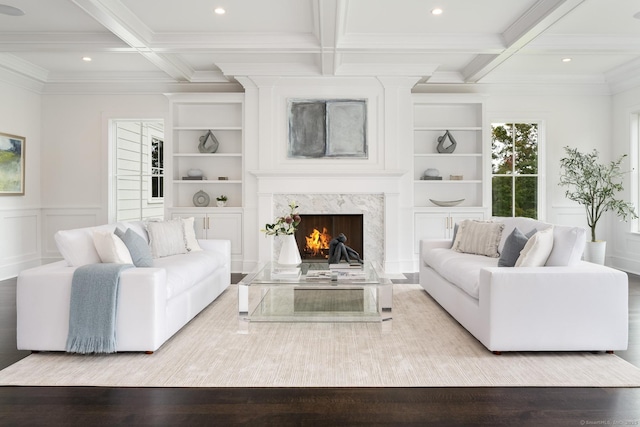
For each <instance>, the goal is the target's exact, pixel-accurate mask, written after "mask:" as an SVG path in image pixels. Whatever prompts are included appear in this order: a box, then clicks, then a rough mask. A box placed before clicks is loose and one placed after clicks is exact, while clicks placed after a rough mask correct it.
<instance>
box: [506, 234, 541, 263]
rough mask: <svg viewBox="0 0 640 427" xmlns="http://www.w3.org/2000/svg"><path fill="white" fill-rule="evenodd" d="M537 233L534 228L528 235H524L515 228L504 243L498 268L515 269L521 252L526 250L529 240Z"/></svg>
mask: <svg viewBox="0 0 640 427" xmlns="http://www.w3.org/2000/svg"><path fill="white" fill-rule="evenodd" d="M536 231H537V230H536V229H535V228H534V229H533V230H531V231H529V232H528V233H527V234H523V233H522V231H520V229H519V228H518V227H516V228H514V229H513V231H512V232H511V234H509V235H508V236H507V239H506V240H505V241H504V247H503V248H502V252H501V253H500V259H499V260H498V267H515V265H516V261H517V260H518V257H519V256H520V252H522V249H524V246H525V245H526V244H527V241H528V240H529V238H530V237H531V236H533V235H534V234H536Z"/></svg>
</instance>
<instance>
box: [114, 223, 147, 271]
mask: <svg viewBox="0 0 640 427" xmlns="http://www.w3.org/2000/svg"><path fill="white" fill-rule="evenodd" d="M115 234H116V236H118V237H119V238H120V239H122V242H123V243H124V244H125V246H126V247H127V249H128V250H129V254H130V255H131V260H132V261H133V265H135V266H136V267H153V256H152V255H151V249H149V245H148V244H147V242H146V241H145V239H144V238H143V237H142V236H140V235H139V234H138V233H136V232H135V231H133V229H132V228H127V230H126V231H122V230H121V229H120V228H116V231H115Z"/></svg>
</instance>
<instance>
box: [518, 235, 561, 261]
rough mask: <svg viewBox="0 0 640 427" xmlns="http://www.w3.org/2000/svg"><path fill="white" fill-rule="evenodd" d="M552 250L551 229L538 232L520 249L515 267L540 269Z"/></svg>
mask: <svg viewBox="0 0 640 427" xmlns="http://www.w3.org/2000/svg"><path fill="white" fill-rule="evenodd" d="M551 249H553V227H550V228H547V229H545V230H541V231H538V232H537V233H536V234H534V235H533V236H531V238H530V239H529V240H528V241H527V244H526V245H525V246H524V249H522V252H521V253H520V256H519V257H518V260H517V261H516V267H542V266H544V265H545V263H546V262H547V258H549V254H550V253H551Z"/></svg>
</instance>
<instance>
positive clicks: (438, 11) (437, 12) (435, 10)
mask: <svg viewBox="0 0 640 427" xmlns="http://www.w3.org/2000/svg"><path fill="white" fill-rule="evenodd" d="M431 14H432V15H442V9H440V8H439V7H436V8H435V9H433V10H431Z"/></svg>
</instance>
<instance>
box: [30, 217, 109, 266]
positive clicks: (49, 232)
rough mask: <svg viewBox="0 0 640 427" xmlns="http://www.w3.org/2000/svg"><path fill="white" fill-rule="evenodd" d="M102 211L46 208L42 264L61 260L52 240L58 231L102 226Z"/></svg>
mask: <svg viewBox="0 0 640 427" xmlns="http://www.w3.org/2000/svg"><path fill="white" fill-rule="evenodd" d="M102 215H103V214H102V209H100V208H98V207H95V208H46V209H43V210H42V217H43V221H42V223H43V227H42V235H43V241H44V244H43V248H44V249H43V253H42V258H43V262H50V261H56V260H58V259H60V258H61V255H60V252H59V251H58V248H57V246H56V242H55V240H54V238H53V236H54V234H56V232H57V231H58V230H70V229H73V228H82V227H93V226H96V225H102V224H103V221H102V220H101V219H100V218H102Z"/></svg>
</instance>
